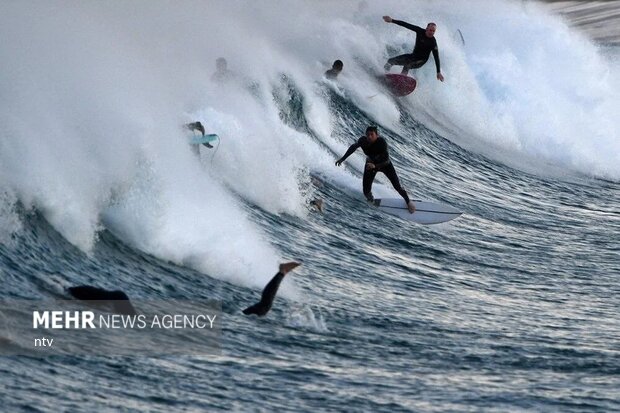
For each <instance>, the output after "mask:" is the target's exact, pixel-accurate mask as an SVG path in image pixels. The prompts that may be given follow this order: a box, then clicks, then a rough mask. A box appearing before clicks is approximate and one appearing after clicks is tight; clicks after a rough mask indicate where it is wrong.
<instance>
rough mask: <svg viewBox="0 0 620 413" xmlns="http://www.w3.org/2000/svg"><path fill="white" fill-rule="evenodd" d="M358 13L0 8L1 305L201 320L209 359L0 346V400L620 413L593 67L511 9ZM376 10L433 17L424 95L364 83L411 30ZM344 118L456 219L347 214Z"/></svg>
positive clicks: (615, 266)
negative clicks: (93, 294)
mask: <svg viewBox="0 0 620 413" xmlns="http://www.w3.org/2000/svg"><path fill="white" fill-rule="evenodd" d="M368 3H370V4H368ZM368 3H365V5H361V6H360V3H359V2H344V1H343V2H327V1H324V2H323V1H321V2H285V1H269V2H245V1H227V2H224V1H222V2H218V1H209V2H200V1H195V2H194V1H183V2H180V3H178V4H177V3H170V2H150V1H149V2H146V1H144V2H142V1H135V2H105V3H93V2H70V1H67V2H62V1H59V2H53V3H37V2H4V3H2V4H0V37H2V38H3V39H5V41H4V42H2V45H0V61H2V69H1V70H0V100H1V101H2V104H1V105H0V126H1V127H0V274H1V277H2V281H3V282H2V285H3V289H2V294H1V295H0V297H1V298H2V299H9V298H10V299H50V298H57V297H62V296H66V292H65V289H66V287H68V286H72V285H81V284H90V285H96V286H99V287H102V288H107V289H118V288H121V289H122V290H124V291H125V292H126V293H127V294H128V295H129V296H130V297H131V298H132V299H133V300H140V299H144V300H147V299H172V298H176V299H189V300H193V299H196V300H197V299H215V300H219V301H221V303H222V312H223V314H222V324H221V325H222V338H221V340H222V342H221V348H222V350H221V354H210V355H204V356H168V357H167V356H161V357H142V356H136V357H116V356H102V355H92V356H85V355H80V356H77V355H76V356H72V355H65V356H54V357H25V356H12V357H2V358H1V359H0V383H1V385H0V405H1V406H2V410H3V411H7V412H18V411H24V412H26V411H28V412H32V411H37V412H39V411H40V412H48V411H49V412H56V411H155V412H170V411H343V410H344V411H390V412H393V411H416V412H419V411H429V412H430V411H472V412H478V411H489V412H493V411H497V412H506V411H558V412H582V411H600V412H611V411H619V410H620V390H619V389H620V345H619V343H620V298H619V297H620V259H619V256H620V243H619V241H620V207H619V203H620V162H619V159H620V137H619V131H620V120H619V119H620V118H619V117H618V116H617V113H618V111H619V109H620V108H619V106H620V100H619V99H618V96H620V78H619V75H618V68H619V65H620V60H619V59H618V56H619V55H620V54H619V53H618V50H617V49H616V48H615V47H605V46H601V45H596V44H593V43H592V42H591V41H590V40H588V39H587V38H586V37H584V36H583V35H582V34H581V33H579V32H577V31H575V30H574V29H570V28H569V27H568V26H567V25H566V23H565V22H563V21H561V20H560V19H559V18H558V17H554V16H551V15H549V14H548V12H546V11H545V10H544V9H543V8H541V7H539V6H537V5H536V4H530V3H522V2H507V1H473V2H467V3H466V4H465V2H463V4H460V3H458V4H456V5H455V4H453V3H454V2H448V1H436V2H411V1H386V2H381V4H380V5H379V4H378V2H377V3H375V2H368ZM385 14H389V15H391V16H392V17H393V18H400V19H403V20H406V21H409V22H412V23H416V24H419V25H422V26H423V25H424V24H425V23H426V22H427V21H431V20H432V21H436V22H437V24H438V30H437V35H436V36H437V39H438V44H439V47H440V55H441V61H442V71H443V73H444V75H445V77H446V81H445V82H444V83H441V82H438V81H437V80H435V75H434V66H433V62H432V61H431V62H429V63H428V64H427V65H426V66H424V67H423V68H422V69H419V70H418V71H417V73H416V77H417V78H418V81H419V86H418V88H417V90H416V91H415V92H414V93H413V94H412V95H410V96H408V97H406V98H394V97H392V96H390V95H389V94H386V93H385V91H384V90H383V89H382V87H381V86H380V85H379V84H377V82H376V80H375V75H376V74H377V73H381V71H382V66H383V63H384V61H385V59H386V58H387V57H389V56H393V55H395V54H397V53H405V52H409V51H410V49H411V47H412V44H413V39H414V37H413V34H412V33H411V32H409V31H407V30H405V29H403V28H399V27H398V26H395V25H388V24H386V23H384V22H383V21H382V20H381V19H380V16H382V15H385ZM457 30H460V31H461V32H462V34H463V38H464V40H465V43H464V44H463V43H462V42H461V41H460V38H459V37H458V36H456V32H457ZM220 56H224V57H226V58H227V60H228V64H229V68H230V69H231V70H233V71H234V72H235V74H236V78H235V80H233V81H231V82H229V83H225V84H218V83H214V82H212V81H211V80H210V76H211V74H212V73H213V71H214V70H215V59H216V58H217V57H220ZM338 58H339V59H342V60H343V61H344V71H343V73H342V74H341V75H340V77H339V78H338V80H337V81H336V82H330V81H325V80H321V75H322V73H323V72H324V71H325V70H326V69H327V68H329V66H330V65H331V62H332V61H333V60H335V59H338ZM195 120H200V121H201V122H203V124H204V125H205V127H206V129H207V131H208V132H215V133H218V134H219V136H220V138H221V139H220V143H219V146H218V147H217V150H212V151H210V150H206V149H203V150H202V155H201V158H200V159H197V158H196V157H195V156H194V155H193V154H192V153H191V150H190V148H189V147H188V145H187V144H186V143H185V141H184V139H185V135H184V132H183V131H182V129H181V128H180V125H181V124H183V123H185V122H190V121H195ZM369 124H376V125H378V126H379V129H380V133H381V135H383V136H384V137H385V138H386V139H387V140H388V142H389V144H390V150H391V156H392V159H393V162H394V165H395V167H396V170H397V171H398V174H399V176H400V179H401V182H402V183H403V185H404V187H405V188H406V189H407V190H408V191H409V193H410V194H412V196H413V197H414V198H416V199H429V200H434V201H437V202H441V203H445V204H449V205H452V206H455V207H457V208H459V209H461V210H463V211H464V214H463V215H462V216H461V217H459V218H458V219H456V220H454V221H451V222H449V223H446V224H441V225H434V226H422V225H416V224H413V223H409V222H403V221H402V220H399V219H398V218H395V217H392V216H390V215H386V214H382V213H381V212H379V211H377V210H375V209H372V208H369V207H368V206H367V205H366V203H365V202H364V201H363V196H362V195H361V170H362V167H363V163H364V159H363V156H362V154H361V151H360V153H357V154H355V155H353V156H351V157H350V158H349V159H348V160H347V162H346V163H345V165H343V166H342V167H340V168H337V167H335V166H334V161H335V160H336V159H337V158H338V157H340V156H341V155H342V154H343V153H344V152H345V151H346V148H347V147H348V146H349V145H350V144H351V143H353V141H354V140H355V139H357V137H359V136H360V135H361V134H362V133H363V131H364V129H365V128H366V126H368V125H369ZM386 184H387V185H386ZM373 191H374V193H375V195H376V196H396V195H395V193H394V192H393V190H392V189H391V188H390V186H389V183H387V180H386V179H385V178H383V177H379V178H378V179H377V181H376V183H375V186H374V188H373ZM315 198H320V199H323V200H324V201H325V211H324V213H318V212H316V211H314V210H312V208H310V207H309V202H310V201H311V200H312V199H315ZM292 259H297V260H301V261H302V262H303V265H302V266H301V267H299V268H298V269H296V270H295V271H294V272H292V273H291V274H289V275H288V276H287V277H286V278H285V280H284V282H283V284H282V287H281V289H280V291H279V293H278V297H277V298H276V301H275V304H274V308H273V310H272V311H271V312H270V313H269V314H268V315H267V316H266V317H264V318H257V317H245V316H243V314H241V310H242V309H244V308H245V307H247V306H248V305H250V304H252V303H254V302H255V301H256V300H257V299H258V297H259V296H260V291H261V289H262V287H263V286H264V285H265V284H266V283H267V282H268V281H269V279H270V278H271V277H272V276H273V274H274V273H275V272H276V269H277V264H278V263H279V262H283V261H288V260H292ZM2 341H3V342H6V341H10V337H9V336H7V335H6V333H3V336H2Z"/></svg>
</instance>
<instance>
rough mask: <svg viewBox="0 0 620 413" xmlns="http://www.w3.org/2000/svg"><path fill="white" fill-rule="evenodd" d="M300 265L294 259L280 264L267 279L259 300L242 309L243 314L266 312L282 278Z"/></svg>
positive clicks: (261, 313) (260, 314)
mask: <svg viewBox="0 0 620 413" xmlns="http://www.w3.org/2000/svg"><path fill="white" fill-rule="evenodd" d="M300 265H301V264H300V263H298V262H294V261H291V262H286V263H284V264H280V268H279V271H278V272H277V273H276V275H274V276H273V278H272V279H271V281H269V283H267V285H266V286H265V288H264V289H263V293H262V295H261V299H260V301H259V302H258V303H256V304H254V305H253V306H250V307H248V308H246V309H245V310H243V314H245V315H249V314H256V315H259V316H263V315H265V314H267V313H268V312H269V310H271V306H272V305H273V300H274V299H275V298H276V293H277V292H278V289H279V288H280V283H281V282H282V279H283V278H284V276H285V275H286V273H288V272H289V271H291V270H292V269H294V268H296V267H298V266H300Z"/></svg>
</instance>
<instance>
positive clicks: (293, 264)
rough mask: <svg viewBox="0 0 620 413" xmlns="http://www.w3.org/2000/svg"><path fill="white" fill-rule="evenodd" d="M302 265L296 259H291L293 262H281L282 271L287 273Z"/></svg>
mask: <svg viewBox="0 0 620 413" xmlns="http://www.w3.org/2000/svg"><path fill="white" fill-rule="evenodd" d="M300 265H301V263H300V262H295V261H291V262H285V263H284V264H280V272H281V273H282V274H286V273H287V272H289V271H291V270H292V269H294V268H297V267H299V266H300Z"/></svg>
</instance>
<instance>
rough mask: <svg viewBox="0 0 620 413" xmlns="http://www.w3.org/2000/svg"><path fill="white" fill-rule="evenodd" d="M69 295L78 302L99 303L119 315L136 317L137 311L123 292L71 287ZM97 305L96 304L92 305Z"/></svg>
mask: <svg viewBox="0 0 620 413" xmlns="http://www.w3.org/2000/svg"><path fill="white" fill-rule="evenodd" d="M68 291H69V294H71V296H72V297H74V298H77V299H78V300H84V301H97V302H100V303H98V304H99V305H100V306H101V307H110V308H111V309H112V311H114V312H115V313H117V314H125V315H135V314H137V313H136V309H135V308H134V307H133V305H131V301H129V297H127V294H125V293H124V292H123V291H120V290H115V291H108V290H104V289H103V288H98V287H93V286H90V285H80V286H77V287H69V288H68ZM92 304H96V303H92Z"/></svg>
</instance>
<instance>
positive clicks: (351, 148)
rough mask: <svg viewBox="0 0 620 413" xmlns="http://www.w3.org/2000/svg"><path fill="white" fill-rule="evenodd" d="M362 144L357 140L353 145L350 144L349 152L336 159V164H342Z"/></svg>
mask: <svg viewBox="0 0 620 413" xmlns="http://www.w3.org/2000/svg"><path fill="white" fill-rule="evenodd" d="M360 146H361V145H360V143H359V141H358V142H355V143H354V144H353V145H351V146H349V149H347V153H345V154H344V155H342V158H340V159H338V160H337V161H336V166H340V165H341V164H342V163H343V162H344V161H345V160H346V159H347V158H348V157H349V156H351V154H352V153H353V152H355V151H356V150H357V148H359V147H360Z"/></svg>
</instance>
